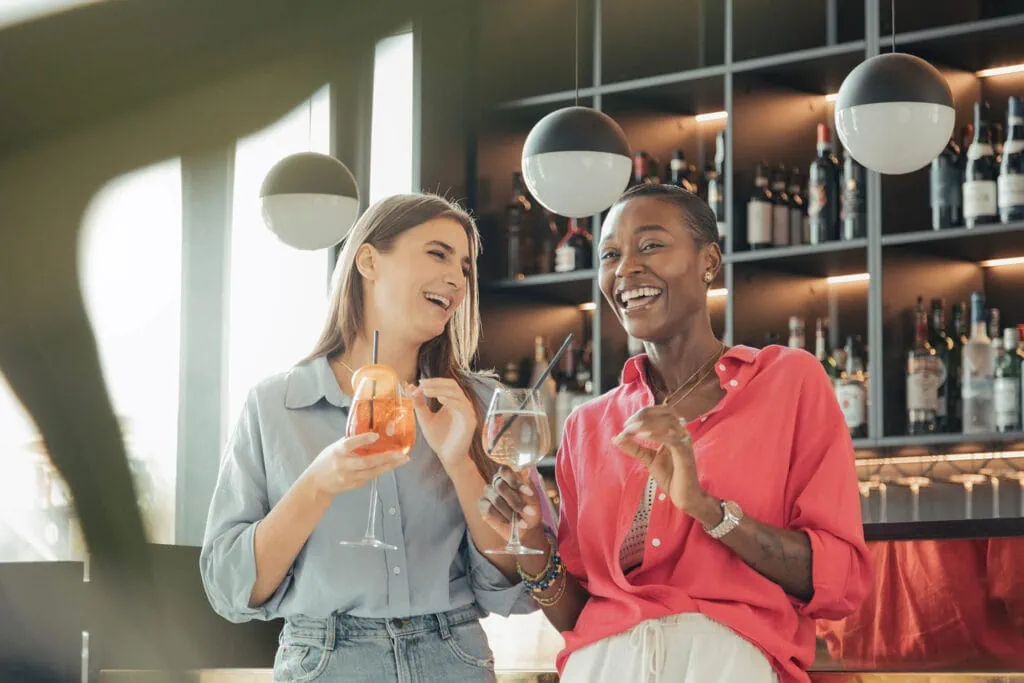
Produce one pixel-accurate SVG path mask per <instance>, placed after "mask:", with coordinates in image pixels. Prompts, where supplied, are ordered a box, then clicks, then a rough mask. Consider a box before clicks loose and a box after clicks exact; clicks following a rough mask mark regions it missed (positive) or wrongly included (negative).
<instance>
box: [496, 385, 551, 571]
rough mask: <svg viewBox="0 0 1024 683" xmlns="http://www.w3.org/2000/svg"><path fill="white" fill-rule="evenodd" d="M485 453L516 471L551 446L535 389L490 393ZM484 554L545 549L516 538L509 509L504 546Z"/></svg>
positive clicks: (514, 519) (515, 518) (535, 552)
mask: <svg viewBox="0 0 1024 683" xmlns="http://www.w3.org/2000/svg"><path fill="white" fill-rule="evenodd" d="M483 441H484V450H485V451H486V452H487V457H489V458H490V459H491V460H493V461H494V462H496V463H497V464H499V465H504V466H506V467H509V468H511V469H513V470H515V471H516V472H520V471H522V470H524V469H527V468H530V467H533V466H534V465H536V464H537V463H538V462H540V461H541V459H542V458H543V457H544V456H546V455H547V454H548V451H550V450H551V429H550V427H549V426H548V418H547V415H546V414H545V413H544V409H543V407H542V404H541V402H540V400H539V398H538V396H537V394H536V393H535V392H531V391H529V390H527V389H507V388H504V387H499V388H498V389H496V390H495V392H494V395H493V396H492V397H491V404H490V406H489V407H488V408H487V418H486V420H485V421H484V429H483ZM485 552H486V554H488V555H543V554H544V553H545V551H543V550H537V549H536V548H529V547H527V546H524V545H523V544H522V543H520V541H519V519H518V516H517V515H516V514H515V513H513V515H512V532H511V535H510V536H509V539H508V543H507V544H506V546H505V547H504V548H501V549H497V550H487V551H485Z"/></svg>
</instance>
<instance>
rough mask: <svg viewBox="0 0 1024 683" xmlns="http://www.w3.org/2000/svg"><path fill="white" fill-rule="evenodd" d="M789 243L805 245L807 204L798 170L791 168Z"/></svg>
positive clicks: (801, 177) (801, 176) (801, 175)
mask: <svg viewBox="0 0 1024 683" xmlns="http://www.w3.org/2000/svg"><path fill="white" fill-rule="evenodd" d="M789 243H790V244H792V245H797V244H806V243H807V202H806V200H805V199H804V195H803V174H802V173H800V169H799V168H793V169H792V170H791V171H790V174H789Z"/></svg>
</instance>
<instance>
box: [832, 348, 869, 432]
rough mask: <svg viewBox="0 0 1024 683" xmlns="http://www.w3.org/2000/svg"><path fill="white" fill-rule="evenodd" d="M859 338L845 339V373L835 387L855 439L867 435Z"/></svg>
mask: <svg viewBox="0 0 1024 683" xmlns="http://www.w3.org/2000/svg"><path fill="white" fill-rule="evenodd" d="M861 353H862V345H861V343H860V338H859V337H852V336H851V337H847V338H846V372H844V373H843V376H842V378H841V379H840V380H839V383H838V384H837V386H836V397H837V398H838V399H839V407H840V408H841V409H842V411H843V417H844V418H845V420H846V426H847V428H848V429H849V430H850V436H852V437H853V438H855V439H859V438H864V437H866V436H867V435H868V419H867V397H868V392H867V382H866V381H865V377H864V359H863V356H862V355H861Z"/></svg>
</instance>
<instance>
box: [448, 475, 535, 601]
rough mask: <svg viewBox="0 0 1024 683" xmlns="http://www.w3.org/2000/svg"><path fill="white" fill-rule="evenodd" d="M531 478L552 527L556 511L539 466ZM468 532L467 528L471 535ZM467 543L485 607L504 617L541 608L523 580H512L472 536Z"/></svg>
mask: <svg viewBox="0 0 1024 683" xmlns="http://www.w3.org/2000/svg"><path fill="white" fill-rule="evenodd" d="M530 482H531V483H532V484H533V490H534V491H535V492H536V493H537V498H538V500H539V504H540V507H541V516H542V517H543V519H544V524H545V525H547V527H548V528H549V529H551V528H554V511H553V510H552V507H551V502H550V501H549V500H548V497H547V495H545V493H544V482H543V480H542V479H541V477H540V474H538V473H537V470H533V471H532V472H531V473H530ZM468 535H469V534H468V532H467V539H468ZM466 545H467V546H468V548H469V568H470V574H469V582H470V587H471V588H472V590H473V595H474V597H475V598H476V602H477V604H478V605H479V606H480V607H481V608H483V609H484V610H486V611H487V612H490V613H492V614H499V615H501V616H503V617H507V616H509V615H511V614H529V613H530V612H534V611H536V610H538V609H540V608H539V606H538V605H537V603H536V602H535V601H534V600H533V596H531V595H530V591H529V590H527V589H526V586H524V585H523V582H522V581H516V582H515V583H513V582H512V581H510V580H509V579H508V577H506V576H505V575H504V574H502V573H501V570H500V569H498V568H497V567H495V566H494V565H493V564H492V563H491V561H490V560H488V559H487V556H486V555H484V554H483V553H481V552H480V551H479V550H478V549H477V547H476V544H474V543H473V542H472V541H471V540H470V541H469V542H468V543H467V544H466Z"/></svg>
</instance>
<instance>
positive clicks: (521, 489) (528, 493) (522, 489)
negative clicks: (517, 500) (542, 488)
mask: <svg viewBox="0 0 1024 683" xmlns="http://www.w3.org/2000/svg"><path fill="white" fill-rule="evenodd" d="M519 492H520V493H522V494H523V495H524V496H532V495H533V489H531V488H530V487H529V486H525V485H524V486H520V487H519Z"/></svg>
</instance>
